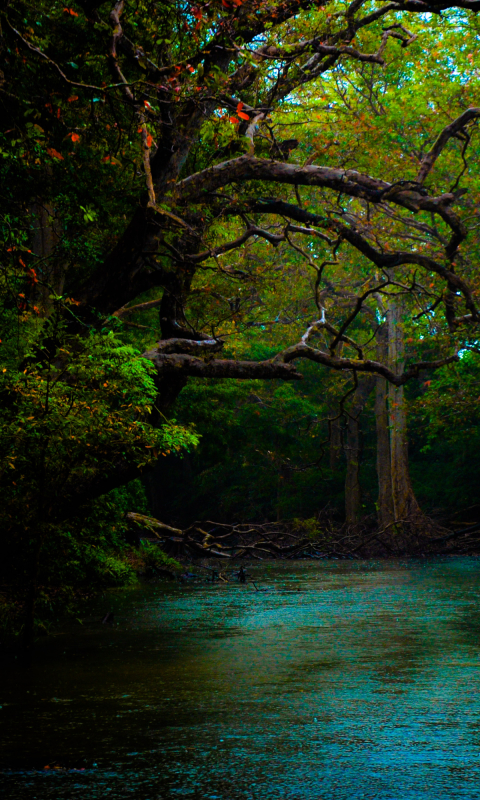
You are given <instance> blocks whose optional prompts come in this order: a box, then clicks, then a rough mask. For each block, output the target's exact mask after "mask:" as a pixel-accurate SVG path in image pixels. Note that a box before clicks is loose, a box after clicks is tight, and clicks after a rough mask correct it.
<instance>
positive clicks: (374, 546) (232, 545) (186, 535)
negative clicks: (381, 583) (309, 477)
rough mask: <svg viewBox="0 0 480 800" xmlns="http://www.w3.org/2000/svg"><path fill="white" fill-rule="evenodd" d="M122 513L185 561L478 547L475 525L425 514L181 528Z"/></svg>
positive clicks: (201, 524)
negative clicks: (390, 519)
mask: <svg viewBox="0 0 480 800" xmlns="http://www.w3.org/2000/svg"><path fill="white" fill-rule="evenodd" d="M126 516H127V519H128V521H129V522H130V523H131V524H132V525H134V526H135V527H137V526H139V527H140V528H142V529H143V531H144V532H145V534H146V535H143V536H142V537H141V538H143V539H146V540H148V541H150V542H156V543H158V544H159V545H161V546H162V548H163V549H164V550H165V552H167V553H168V554H169V555H172V556H174V557H176V558H179V559H182V558H183V559H188V560H196V559H199V558H211V557H213V558H217V559H218V558H220V559H239V558H251V559H258V560H263V559H271V558H275V559H278V558H280V559H294V558H312V559H326V558H368V557H379V556H389V557H392V556H404V555H419V554H422V555H423V554H429V555H433V554H441V553H463V552H475V551H476V550H480V524H472V525H471V526H470V527H468V528H463V529H462V530H457V531H451V530H447V529H446V528H442V527H440V526H439V525H438V524H436V523H434V522H432V521H431V520H429V519H428V518H427V517H422V522H421V525H420V524H419V520H416V519H415V520H414V519H401V520H396V521H395V522H394V523H390V524H389V525H386V526H385V527H384V528H378V525H377V524H376V520H375V518H374V517H369V518H366V519H365V520H364V521H363V522H362V523H360V524H357V525H345V524H344V525H340V526H339V525H338V524H335V523H334V522H333V521H332V520H331V519H329V517H328V514H324V515H323V518H322V517H320V519H319V520H318V522H314V523H313V524H312V520H307V521H305V522H302V521H301V520H294V521H290V522H265V523H257V524H254V523H236V524H228V523H224V522H214V521H212V520H202V521H196V522H194V523H193V524H192V525H190V526H189V527H188V528H185V529H181V528H174V527H172V526H171V525H166V524H165V523H163V522H160V520H158V519H155V518H154V517H149V516H145V515H143V514H137V513H135V512H129V513H128V514H127V515H126ZM439 533H441V534H442V535H441V536H439V535H438V534H439ZM472 534H477V535H476V536H475V535H472Z"/></svg>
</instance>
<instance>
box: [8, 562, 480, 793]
mask: <svg viewBox="0 0 480 800" xmlns="http://www.w3.org/2000/svg"><path fill="white" fill-rule="evenodd" d="M198 572H199V573H200V572H201V570H198ZM250 573H251V575H252V576H253V578H254V580H255V582H256V584H257V586H258V587H259V588H260V589H265V590H267V591H255V589H254V587H253V586H252V585H247V586H242V585H239V584H236V583H235V584H227V585H215V586H211V585H209V584H206V583H204V582H203V580H202V581H201V582H200V581H199V582H197V583H193V584H191V585H183V586H182V585H170V584H164V583H158V584H156V585H151V586H142V587H140V588H134V589H129V590H127V591H122V592H121V593H115V594H109V595H108V596H105V597H103V598H101V599H99V600H98V601H97V606H96V607H95V608H92V609H91V617H90V618H86V619H84V620H83V623H84V624H83V626H80V625H78V624H77V625H75V626H73V627H70V628H68V629H65V630H64V631H62V632H60V633H59V635H56V636H51V637H47V638H45V639H44V640H43V641H41V642H40V643H39V645H38V660H37V662H36V664H35V665H34V666H33V667H32V668H31V669H29V670H23V671H22V670H19V669H13V670H12V669H4V670H3V671H2V674H1V699H0V705H1V706H2V708H1V709H0V733H1V736H2V745H3V746H2V753H1V756H0V763H1V765H2V775H1V782H2V786H3V787H4V789H3V791H6V794H5V796H6V797H8V798H9V800H10V798H11V799H12V800H16V798H22V799H23V798H29V800H31V799H32V800H33V799H34V798H38V799H39V800H40V798H41V799H42V800H43V798H67V797H68V798H71V797H72V798H79V799H80V800H87V798H88V800H91V799H93V798H100V797H102V798H103V797H109V798H125V797H132V798H133V797H134V798H136V800H147V798H148V800H156V798H162V800H173V799H174V798H179V799H180V798H182V799H183V798H191V799H192V800H200V799H201V800H247V799H248V800H250V799H252V800H257V798H258V800H260V799H262V800H273V799H274V798H275V800H276V799H277V798H282V800H283V799H284V800H333V798H335V800H347V798H348V799H349V800H350V799H352V800H357V798H368V799H369V800H370V799H372V800H373V798H376V799H377V800H443V798H455V799H456V798H468V800H475V798H480V596H479V592H480V560H477V559H475V558H462V559H456V558H455V559H454V558H445V559H435V560H430V561H427V560H425V561H422V560H418V561H405V562H402V561H395V562H392V561H386V562H360V561H358V562H340V561H330V562H326V563H314V564H312V563H304V562H296V563H294V564H291V563H289V564H274V565H271V566H269V565H264V564H261V565H255V566H253V567H250ZM109 609H112V610H113V611H114V613H115V624H114V625H113V626H112V627H108V626H106V625H102V624H101V623H100V621H99V620H100V619H101V618H102V616H103V615H104V614H105V612H106V611H108V610H109ZM47 765H48V766H49V767H50V769H48V770H45V769H44V767H45V766H47ZM54 767H60V769H55V768H54Z"/></svg>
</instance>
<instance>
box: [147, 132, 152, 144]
mask: <svg viewBox="0 0 480 800" xmlns="http://www.w3.org/2000/svg"><path fill="white" fill-rule="evenodd" d="M152 142H153V136H152V134H151V133H148V134H147V147H151V146H152Z"/></svg>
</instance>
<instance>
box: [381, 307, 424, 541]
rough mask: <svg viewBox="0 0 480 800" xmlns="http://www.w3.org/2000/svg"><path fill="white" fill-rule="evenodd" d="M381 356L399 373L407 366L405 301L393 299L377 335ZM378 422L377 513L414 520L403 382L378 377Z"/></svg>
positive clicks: (384, 521)
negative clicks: (396, 382) (403, 317)
mask: <svg viewBox="0 0 480 800" xmlns="http://www.w3.org/2000/svg"><path fill="white" fill-rule="evenodd" d="M377 342H378V345H377V347H378V350H379V353H378V355H379V357H380V356H382V357H385V356H386V359H387V362H388V366H389V368H390V369H391V370H392V371H393V372H395V373H396V374H397V375H399V374H401V373H402V372H403V370H404V367H405V363H404V362H405V334H404V328H403V321H402V303H401V301H399V300H392V301H391V302H390V304H389V308H388V310H387V321H386V324H385V325H384V326H382V327H381V328H380V330H379V332H378V335H377ZM375 413H376V426H377V470H378V485H379V497H378V516H379V522H380V525H381V526H382V527H386V526H387V525H391V524H392V523H394V522H398V523H402V522H403V521H409V522H411V521H412V520H415V518H417V519H418V518H419V517H421V516H422V511H421V509H420V507H419V505H418V502H417V499H416V497H415V495H414V492H413V488H412V484H411V481H410V474H409V469H408V435H407V412H406V405H405V395H404V387H403V386H394V385H393V384H391V383H390V384H388V387H387V386H386V381H385V380H384V379H383V378H377V396H376V404H375Z"/></svg>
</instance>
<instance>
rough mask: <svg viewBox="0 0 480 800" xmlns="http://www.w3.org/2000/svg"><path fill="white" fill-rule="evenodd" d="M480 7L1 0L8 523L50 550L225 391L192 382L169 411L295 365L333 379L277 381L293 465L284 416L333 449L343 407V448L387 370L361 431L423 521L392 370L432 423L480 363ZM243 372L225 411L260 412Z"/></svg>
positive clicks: (176, 441)
mask: <svg viewBox="0 0 480 800" xmlns="http://www.w3.org/2000/svg"><path fill="white" fill-rule="evenodd" d="M478 9H480V3H479V2H478V0H460V2H455V3H450V2H432V3H429V2H423V0H406V2H394V1H390V2H381V1H380V0H365V1H363V0H353V2H351V3H344V2H341V0H332V2H323V0H322V3H320V2H319V1H318V0H283V1H282V2H275V0H208V2H202V1H201V0H198V2H196V3H193V4H192V3H190V2H184V1H183V0H171V1H170V2H162V1H161V0H160V1H159V2H149V1H147V0H137V2H135V3H133V2H125V1H124V0H120V1H119V2H116V3H113V2H110V3H108V2H97V1H96V0H84V2H75V3H73V4H70V5H68V6H67V7H65V6H64V5H63V4H60V3H52V2H49V3H46V2H42V0H40V2H36V3H30V2H22V1H21V2H16V3H11V2H8V0H7V2H3V3H2V4H1V6H0V25H1V40H0V46H1V48H2V75H1V86H0V102H1V105H2V123H1V132H0V155H1V161H0V170H1V174H2V188H1V191H0V215H1V228H2V233H1V242H0V247H1V253H2V262H1V263H2V269H1V274H0V302H1V308H2V313H1V318H0V323H1V332H0V338H1V339H2V344H1V345H0V346H1V348H2V350H1V352H2V363H3V364H4V366H3V367H2V369H3V372H2V373H1V375H0V380H1V388H0V391H1V393H2V398H3V410H2V415H3V420H2V421H3V430H2V439H1V452H2V473H1V475H2V477H1V481H2V487H5V492H6V495H5V496H8V498H9V500H8V504H6V505H5V508H4V510H3V511H2V513H4V515H5V520H10V521H9V522H8V526H9V527H10V529H11V530H15V531H16V533H15V536H19V537H20V538H21V537H22V536H23V533H20V531H23V530H24V528H25V526H26V527H27V529H29V530H31V531H32V532H35V531H36V533H35V535H34V534H33V533H32V535H34V539H35V541H40V542H43V541H45V537H46V536H47V533H46V532H47V530H51V527H52V526H55V525H63V524H65V522H66V521H67V520H69V519H73V517H75V516H78V515H79V514H80V515H81V514H83V513H85V508H86V504H88V503H89V502H91V501H92V499H95V498H98V497H101V496H103V495H105V494H106V493H107V492H108V491H109V490H111V489H113V488H115V487H118V486H121V485H124V484H126V483H127V482H128V481H129V480H131V479H132V478H134V477H136V476H138V475H139V474H140V472H141V470H142V468H143V467H144V466H146V465H151V464H153V463H154V462H155V461H156V459H158V457H159V455H160V454H162V453H163V454H168V453H171V452H181V451H186V450H188V449H189V448H192V447H195V445H196V444H197V443H198V434H197V433H195V431H194V430H193V429H192V428H191V427H189V426H188V422H189V421H190V420H192V419H194V418H195V415H196V413H197V411H198V409H199V408H200V412H199V414H200V417H201V415H202V412H201V407H202V402H203V399H202V398H203V397H204V396H205V394H202V392H206V396H207V404H208V398H209V397H213V396H214V394H215V391H216V390H214V389H213V388H212V384H211V383H210V382H207V383H206V384H205V386H206V387H207V388H206V389H205V390H201V389H199V387H198V384H197V383H195V382H194V383H193V384H192V386H191V388H190V390H189V391H190V394H188V395H185V397H186V400H185V401H184V405H183V409H184V414H185V417H186V418H185V419H184V422H183V424H182V425H180V424H179V423H177V422H176V421H175V419H174V418H173V417H172V416H171V415H172V413H173V414H175V413H176V412H175V411H174V408H175V405H174V404H175V402H176V400H177V398H178V397H179V395H180V393H181V392H182V390H184V389H185V387H186V385H187V382H188V380H189V379H190V378H191V379H195V378H201V379H207V381H212V380H214V381H217V380H219V379H240V380H244V381H252V380H257V379H262V380H265V379H275V380H280V381H287V382H291V384H292V386H293V385H296V383H297V382H298V381H300V380H301V379H302V377H303V376H304V375H306V376H307V377H308V375H312V374H313V373H312V366H311V365H310V366H306V362H313V364H314V365H320V367H326V368H328V369H329V370H331V371H332V375H336V376H337V378H336V379H335V381H334V379H333V378H332V377H331V375H330V376H329V377H325V376H324V377H323V378H322V381H323V382H322V383H321V384H320V385H318V384H315V385H316V389H315V391H318V392H320V394H321V395H322V396H321V397H320V398H318V397H317V398H316V400H315V402H316V403H317V406H315V409H314V408H313V407H312V405H311V404H312V402H314V401H313V399H312V395H311V394H310V389H308V388H307V389H306V390H305V391H304V394H303V396H302V394H301V393H300V392H297V393H296V390H294V389H292V390H290V389H287V388H286V385H284V386H283V389H281V390H278V391H277V389H276V390H275V391H276V392H277V394H276V397H277V398H278V399H277V400H275V401H274V405H275V404H276V406H275V407H277V408H278V413H277V415H276V419H277V422H276V423H275V424H276V425H278V437H277V438H278V441H280V439H282V441H283V443H284V444H283V445H282V447H284V448H286V449H285V451H284V455H283V456H282V458H283V459H285V458H286V459H287V460H288V459H290V461H289V464H290V466H294V465H293V461H292V459H293V458H294V456H293V452H294V451H295V452H296V453H297V454H298V447H297V446H296V445H294V444H292V442H293V439H292V441H290V440H289V435H290V434H288V435H287V433H286V429H285V426H283V428H282V424H280V423H279V422H278V420H279V419H281V415H282V414H283V413H284V414H285V419H286V420H288V419H291V420H294V427H295V425H297V421H298V419H302V420H304V421H305V420H310V422H308V423H306V424H307V425H308V426H311V425H312V424H313V422H312V420H313V419H314V418H317V417H318V412H319V408H320V406H321V409H322V410H321V412H320V413H321V415H323V417H322V418H323V419H324V430H323V432H322V435H321V436H320V440H321V441H322V442H323V441H324V440H325V441H328V440H329V441H330V442H332V441H333V439H332V437H334V429H335V426H336V420H338V418H339V415H338V411H336V410H335V408H337V407H338V403H339V402H340V408H341V412H340V414H343V413H344V411H345V408H347V409H350V411H349V412H348V413H347V416H349V419H350V421H348V420H347V422H346V423H345V426H346V427H345V431H344V433H345V437H347V439H348V441H349V442H350V444H348V445H347V449H348V448H349V452H350V453H357V454H358V452H359V448H360V444H359V441H360V440H359V430H358V426H357V427H355V426H356V425H357V422H358V418H359V415H360V414H361V412H362V410H363V408H364V407H365V406H366V405H368V403H369V402H370V403H372V402H373V401H372V399H370V400H369V398H373V395H372V391H373V389H374V388H375V386H376V387H377V388H376V393H377V394H376V401H375V402H376V404H377V405H376V415H377V423H378V420H379V419H380V417H381V413H383V412H382V408H383V410H384V411H385V414H387V411H388V414H389V415H390V417H389V419H390V422H388V419H387V417H385V419H387V422H385V420H384V422H383V423H381V425H380V423H378V424H377V434H378V436H380V439H381V433H378V432H379V431H381V426H382V425H383V429H384V430H387V428H388V425H390V428H393V429H394V430H395V431H396V432H397V434H398V435H397V436H396V438H395V436H394V435H393V434H392V435H391V436H390V443H389V444H388V442H386V440H385V447H387V445H388V448H389V452H388V454H386V453H387V451H386V450H385V448H384V450H383V451H381V446H380V445H379V448H380V449H379V453H380V451H381V452H383V455H381V454H380V455H379V456H378V458H379V459H380V461H378V459H377V464H380V463H381V462H382V458H383V459H385V458H387V460H388V459H389V460H388V464H389V465H390V466H389V468H388V469H389V470H391V472H392V474H393V475H394V478H393V484H392V485H393V489H392V487H390V489H388V491H387V489H385V491H387V494H388V492H390V495H391V496H390V499H389V498H388V497H387V495H385V497H384V499H383V500H382V501H381V505H382V507H383V506H384V505H385V504H386V505H385V507H386V506H389V508H390V510H389V512H388V514H387V515H386V516H384V517H383V523H385V525H391V524H392V521H393V522H394V521H395V520H396V519H400V518H403V517H405V516H408V515H411V514H412V513H414V511H415V509H416V505H415V502H414V500H413V495H411V493H410V489H409V487H408V485H407V484H408V481H407V478H405V475H406V466H405V465H406V463H407V462H406V416H405V415H406V411H405V408H406V406H405V402H406V401H405V396H404V389H403V387H404V386H406V385H407V384H408V383H409V382H410V383H411V385H412V386H415V387H416V388H415V389H414V390H413V389H409V390H408V391H410V392H411V395H412V397H411V399H414V398H413V396H414V395H415V402H416V406H415V409H413V406H412V413H413V414H414V419H416V420H417V421H418V420H419V419H420V418H423V419H427V418H428V419H429V420H430V422H429V424H430V426H431V430H432V431H440V430H441V429H442V426H443V424H444V419H445V416H444V415H445V414H446V415H447V417H448V413H449V411H448V410H449V409H451V408H452V398H456V400H458V398H459V394H458V383H455V381H456V380H457V378H452V376H453V375H457V376H458V375H460V374H463V373H465V371H466V373H468V371H469V370H470V371H471V373H470V374H471V375H474V376H475V375H476V370H477V367H476V359H477V355H478V342H477V337H478V322H479V312H478V291H479V270H478V255H477V253H478V234H477V230H478V223H479V219H480V215H479V208H480V184H479V179H478V170H477V169H476V163H477V161H478V136H477V121H478V119H479V117H480V108H479V107H478V106H477V103H478V88H479V73H478V69H477V66H476V64H477V62H478V57H479V38H478V25H479V23H478V19H477V16H476V12H477V11H478ZM142 356H143V357H142ZM465 358H467V360H465ZM452 365H454V366H452ZM455 365H456V366H455ZM315 369H317V367H316V366H315ZM438 369H439V370H440V372H439V373H438V377H437V378H434V377H433V376H434V374H435V370H438ZM455 370H456V372H455ZM322 374H323V373H322ZM368 376H374V378H375V380H373V378H369V377H368ZM315 380H316V379H315ZM372 381H373V382H372ZM307 382H308V381H307ZM467 384H468V387H469V388H468V390H466V392H465V393H464V396H462V403H463V405H462V408H464V409H465V414H466V416H467V417H468V418H469V419H472V418H473V417H472V414H473V411H472V398H473V394H474V393H475V389H474V388H473V387H474V386H475V378H472V379H467ZM222 385H223V384H222ZM274 385H275V386H277V384H274ZM289 385H290V384H289ZM246 386H248V387H249V388H248V389H246V390H245V392H244V400H243V401H242V400H238V398H239V397H240V396H241V391H242V390H235V391H237V392H238V396H237V399H235V400H234V402H233V405H232V412H231V414H230V419H232V418H233V417H234V414H235V408H237V409H238V408H239V407H241V408H242V409H243V411H241V412H240V413H244V412H245V408H246V406H245V402H247V401H248V402H247V405H248V404H249V403H250V405H251V394H252V391H253V389H252V387H251V384H250V383H248V384H246ZM192 387H193V388H192ZM195 387H196V388H195ZM388 387H390V388H388ZM222 391H224V390H223V389H222V390H220V395H221V393H222ZM225 391H226V392H227V394H228V391H229V390H226V389H225ZM263 391H264V389H259V393H258V396H260V401H259V402H260V407H259V409H257V410H259V413H260V415H262V414H263V409H264V405H265V396H264V395H262V392H263ZM268 391H269V390H268ZM196 392H197V395H196V394H195V393H196ZM382 393H383V394H382ZM427 395H428V396H427ZM467 395H468V397H467ZM195 397H196V398H197V399H196V400H195V402H194V398H195ZM431 397H432V398H434V399H433V400H430V399H429V398H431ZM245 398H246V399H245ZM342 398H343V399H342ZM435 398H437V399H435ZM228 402H229V400H228V398H227V405H228ZM437 402H438V403H440V404H441V409H442V410H441V411H440V412H439V410H438V408H437V406H436V403H437ZM195 403H197V405H195ZM318 403H319V404H320V405H318ZM262 404H263V405H262ZM332 404H333V405H332ZM345 404H346V405H345ZM382 404H383V405H382ZM280 408H281V411H280ZM332 408H333V409H334V410H333V411H332ZM289 409H290V410H289ZM223 410H224V411H225V408H224V409H223ZM251 410H252V409H250V411H251ZM188 411H189V413H190V418H188V413H187V412H188ZM250 411H248V413H247V417H248V415H249V414H250ZM220 413H221V409H220V408H219V409H218V414H219V415H220ZM415 415H416V416H415ZM422 415H423V417H422ZM214 416H215V415H214V414H213V412H212V419H213V420H214ZM250 416H251V415H250ZM475 419H476V417H475ZM209 424H210V423H209ZM288 424H290V423H288V422H285V425H286V426H287V428H288ZM302 424H303V423H302ZM473 424H474V426H476V422H474V423H473ZM249 426H250V427H252V420H251V419H250V422H249ZM207 427H208V425H207ZM253 427H254V426H253ZM214 428H215V421H213V423H212V436H213V439H215V432H214ZM280 429H282V430H280ZM475 430H476V427H475ZM276 435H277V434H276ZM258 436H259V437H260V438H261V434H260V433H259V434H258ZM292 436H293V438H295V436H294V435H293V434H292ZM282 437H283V438H282ZM348 437H350V438H348ZM314 438H315V437H314ZM380 439H379V442H380ZM451 441H453V438H452V439H451ZM289 442H290V443H289ZM311 444H312V445H313V444H314V443H313V442H312V443H311ZM317 444H318V442H317ZM424 444H425V443H424ZM322 446H323V445H322ZM425 446H428V445H427V444H425ZM253 449H255V448H253ZM300 449H301V448H300ZM264 451H265V453H267V448H265V449H264ZM268 452H271V451H270V450H268ZM304 456H305V458H304V459H303V460H304V461H305V462H309V463H315V462H316V460H317V459H316V458H315V453H313V452H311V449H310V445H309V446H308V447H306V449H305V452H304ZM269 457H270V456H269ZM272 459H273V460H272V463H273V462H274V461H275V457H274V456H272ZM355 459H356V460H357V462H358V458H357V456H355V458H353V456H352V458H351V459H350V461H351V462H352V464H353V463H354V462H355ZM402 459H403V461H402ZM246 460H247V461H248V458H247V457H246ZM382 463H385V464H386V463H387V461H384V462H382ZM395 465H396V466H395ZM402 465H403V466H402ZM297 466H298V465H297ZM352 469H353V466H352ZM355 474H356V473H355V472H352V474H351V480H352V481H353V483H351V484H349V485H351V487H354V488H352V489H351V492H353V494H354V495H355V497H357V494H358V493H357V494H356V492H357V489H356V488H355V486H356V483H355V481H357V478H355ZM357 477H358V476H357ZM406 481H407V482H406ZM357 483H358V481H357ZM46 487H48V491H47V489H46ZM349 491H350V490H349ZM392 492H393V494H392ZM380 493H382V489H381V487H380ZM402 493H403V494H402ZM409 493H410V494H409ZM407 495H408V496H409V498H410V499H409V500H408V502H406V501H405V502H403V501H402V502H400V500H399V498H400V496H405V497H406V496H407ZM352 496H353V495H352ZM57 497H60V498H61V499H60V501H59V502H57V501H56V500H55V498H57ZM358 502H359V497H357V499H356V500H355V503H354V506H355V507H358ZM355 504H356V505H355ZM26 509H28V510H26ZM350 513H351V514H353V517H352V519H353V518H355V514H356V513H357V512H356V511H351V512H350V511H348V510H347V517H348V515H349V514H350ZM415 513H416V512H415ZM383 523H382V524H383ZM39 530H41V531H43V533H41V535H39V534H38V531H39ZM32 541H33V540H32ZM41 546H43V545H41ZM32 547H33V550H32V552H36V550H35V547H34V546H33V545H32ZM32 558H33V563H36V562H35V558H36V556H35V557H33V556H32Z"/></svg>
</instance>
